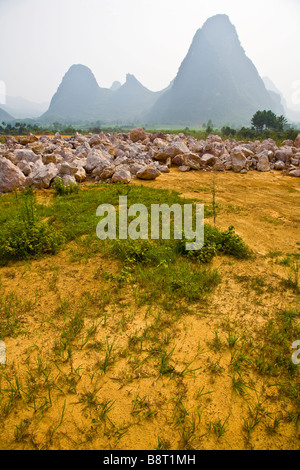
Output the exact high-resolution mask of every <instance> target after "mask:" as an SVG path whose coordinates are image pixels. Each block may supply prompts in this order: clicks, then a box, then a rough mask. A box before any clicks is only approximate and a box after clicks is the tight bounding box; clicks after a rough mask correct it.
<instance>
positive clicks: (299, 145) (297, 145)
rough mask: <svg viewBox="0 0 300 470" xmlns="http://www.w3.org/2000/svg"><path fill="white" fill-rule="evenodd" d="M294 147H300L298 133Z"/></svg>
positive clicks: (299, 135)
mask: <svg viewBox="0 0 300 470" xmlns="http://www.w3.org/2000/svg"><path fill="white" fill-rule="evenodd" d="M294 147H296V148H297V149H299V148H300V134H298V135H297V137H296V139H295V142H294Z"/></svg>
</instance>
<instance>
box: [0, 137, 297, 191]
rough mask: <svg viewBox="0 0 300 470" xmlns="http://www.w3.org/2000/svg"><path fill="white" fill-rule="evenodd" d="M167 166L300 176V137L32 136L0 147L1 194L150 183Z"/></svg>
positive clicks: (6, 142)
mask: <svg viewBox="0 0 300 470" xmlns="http://www.w3.org/2000/svg"><path fill="white" fill-rule="evenodd" d="M171 166H177V167H178V169H179V171H181V172H183V173H184V172H188V171H218V172H226V171H233V172H236V173H247V172H248V171H253V170H257V171H260V172H267V171H272V170H273V171H274V170H275V171H282V173H283V174H284V175H288V176H294V177H300V134H299V135H298V137H297V138H296V140H295V141H292V140H286V141H284V142H282V144H281V146H280V147H278V146H277V145H276V142H275V141H274V140H272V139H267V140H264V141H263V142H260V141H258V140H257V141H255V142H251V141H249V142H244V141H243V142H238V141H236V140H234V139H227V140H225V141H223V140H222V138H221V137H220V136H218V135H209V136H208V137H207V138H206V140H197V139H196V138H194V137H191V136H185V135H184V134H182V133H179V134H162V133H161V132H157V133H156V134H151V133H147V132H146V131H145V130H144V129H142V128H136V129H133V130H132V131H131V132H129V133H128V134H125V133H120V134H117V133H106V134H104V133H103V132H100V134H88V135H81V134H78V133H76V134H75V135H74V136H71V137H65V138H63V137H62V136H61V135H60V134H59V133H56V134H55V136H54V137H49V136H41V137H37V136H35V135H33V134H28V135H27V136H23V137H19V138H15V137H6V140H5V144H1V145H0V192H1V193H6V192H10V191H13V190H14V189H15V188H17V189H22V188H26V187H29V186H32V187H33V188H34V189H47V188H50V187H51V184H52V183H53V181H54V180H55V178H61V180H62V181H63V182H64V184H65V185H69V184H72V183H74V184H75V183H82V182H84V181H85V180H89V181H95V182H99V181H105V182H107V183H110V182H111V183H115V182H120V183H126V184H128V183H130V181H131V179H132V178H138V179H141V180H154V179H156V178H158V177H159V176H160V175H161V174H162V173H168V172H170V167H171Z"/></svg>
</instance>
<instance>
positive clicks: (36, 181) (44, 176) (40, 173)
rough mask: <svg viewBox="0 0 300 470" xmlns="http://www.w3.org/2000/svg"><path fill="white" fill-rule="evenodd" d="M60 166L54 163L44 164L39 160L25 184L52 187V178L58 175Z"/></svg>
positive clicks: (40, 187) (43, 187) (42, 187)
mask: <svg viewBox="0 0 300 470" xmlns="http://www.w3.org/2000/svg"><path fill="white" fill-rule="evenodd" d="M57 174H58V168H57V167H56V166H55V165H54V163H49V164H48V165H44V164H43V163H42V162H41V161H37V162H36V163H35V164H34V167H33V168H32V171H31V173H30V174H29V176H28V177H27V178H26V182H25V185H26V186H33V188H35V189H47V188H49V187H50V184H51V182H52V180H53V179H54V178H55V177H56V176H57Z"/></svg>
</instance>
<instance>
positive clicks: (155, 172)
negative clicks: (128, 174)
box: [136, 165, 161, 180]
mask: <svg viewBox="0 0 300 470" xmlns="http://www.w3.org/2000/svg"><path fill="white" fill-rule="evenodd" d="M160 175H161V172H160V171H159V169H158V168H156V167H155V166H152V165H147V166H145V167H144V168H142V169H141V170H139V171H138V172H137V174H136V177H137V178H139V179H140V180H155V179H156V178H158V177H159V176H160Z"/></svg>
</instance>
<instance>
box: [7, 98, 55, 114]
mask: <svg viewBox="0 0 300 470" xmlns="http://www.w3.org/2000/svg"><path fill="white" fill-rule="evenodd" d="M1 107H2V109H3V110H4V111H6V112H7V113H9V114H11V115H12V116H14V117H15V118H16V119H24V118H31V119H34V118H37V117H39V116H40V115H41V114H42V113H44V112H45V111H46V110H47V109H48V107H49V103H48V102H47V103H46V102H44V103H34V102H33V101H29V100H26V99H25V98H22V97H21V96H16V97H12V96H7V97H6V103H5V105H2V106H1Z"/></svg>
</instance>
